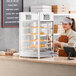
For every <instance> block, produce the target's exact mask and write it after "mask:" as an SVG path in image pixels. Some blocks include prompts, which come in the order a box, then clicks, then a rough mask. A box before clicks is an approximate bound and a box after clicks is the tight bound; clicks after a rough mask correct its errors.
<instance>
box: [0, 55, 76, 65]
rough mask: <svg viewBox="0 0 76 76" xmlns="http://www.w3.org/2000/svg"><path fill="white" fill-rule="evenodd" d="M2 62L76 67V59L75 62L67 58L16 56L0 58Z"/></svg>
mask: <svg viewBox="0 0 76 76" xmlns="http://www.w3.org/2000/svg"><path fill="white" fill-rule="evenodd" d="M0 60H15V61H29V62H39V63H51V64H65V65H76V58H74V60H67V57H50V58H41V59H37V58H22V57H16V56H0Z"/></svg>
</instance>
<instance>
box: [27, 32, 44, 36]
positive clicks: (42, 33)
mask: <svg viewBox="0 0 76 76" xmlns="http://www.w3.org/2000/svg"><path fill="white" fill-rule="evenodd" d="M44 34H45V33H44V32H41V33H40V35H44ZM28 35H38V33H28Z"/></svg>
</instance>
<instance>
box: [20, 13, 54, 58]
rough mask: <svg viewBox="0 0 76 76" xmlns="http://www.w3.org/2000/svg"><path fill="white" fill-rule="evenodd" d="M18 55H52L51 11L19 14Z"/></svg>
mask: <svg viewBox="0 0 76 76" xmlns="http://www.w3.org/2000/svg"><path fill="white" fill-rule="evenodd" d="M19 55H20V56H21V57H38V58H40V57H49V56H53V13H47V12H41V13H32V12H21V13H20V14H19Z"/></svg>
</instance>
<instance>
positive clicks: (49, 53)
mask: <svg viewBox="0 0 76 76" xmlns="http://www.w3.org/2000/svg"><path fill="white" fill-rule="evenodd" d="M19 56H20V57H38V52H24V51H20V52H19ZM53 56H54V52H53V51H46V52H40V57H53Z"/></svg>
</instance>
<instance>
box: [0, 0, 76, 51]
mask: <svg viewBox="0 0 76 76" xmlns="http://www.w3.org/2000/svg"><path fill="white" fill-rule="evenodd" d="M31 5H67V6H68V7H69V9H70V10H75V9H76V0H66V1H64V0H24V11H29V6H31ZM0 11H1V0H0ZM0 26H1V12H0ZM11 48H13V49H15V50H17V51H18V50H19V28H0V50H1V51H2V50H6V49H11Z"/></svg>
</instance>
